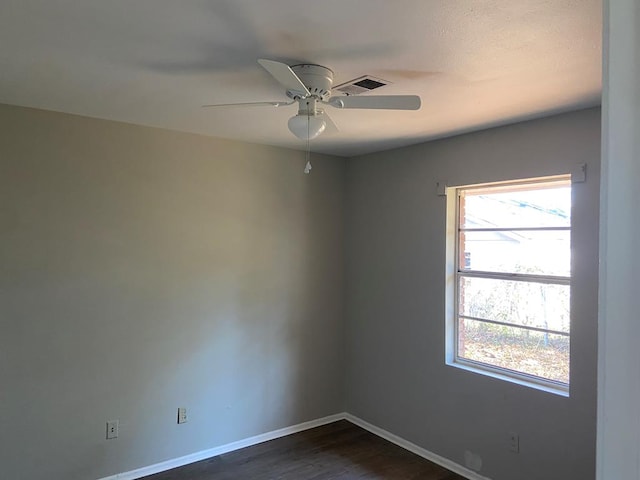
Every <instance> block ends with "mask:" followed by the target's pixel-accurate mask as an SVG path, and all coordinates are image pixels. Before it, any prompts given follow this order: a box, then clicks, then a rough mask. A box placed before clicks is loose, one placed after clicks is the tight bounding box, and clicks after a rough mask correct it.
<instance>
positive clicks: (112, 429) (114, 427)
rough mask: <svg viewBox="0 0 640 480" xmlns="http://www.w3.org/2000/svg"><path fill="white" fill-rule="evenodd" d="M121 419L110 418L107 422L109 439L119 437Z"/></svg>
mask: <svg viewBox="0 0 640 480" xmlns="http://www.w3.org/2000/svg"><path fill="white" fill-rule="evenodd" d="M118 427H119V420H110V421H108V422H107V440H111V439H112V438H118Z"/></svg>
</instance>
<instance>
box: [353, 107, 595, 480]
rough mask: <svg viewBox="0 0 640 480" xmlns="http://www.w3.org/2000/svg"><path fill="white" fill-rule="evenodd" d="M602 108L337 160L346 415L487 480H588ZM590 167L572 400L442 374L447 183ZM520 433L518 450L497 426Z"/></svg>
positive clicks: (575, 302)
mask: <svg viewBox="0 0 640 480" xmlns="http://www.w3.org/2000/svg"><path fill="white" fill-rule="evenodd" d="M599 159H600V110H599V109H591V110H584V111H579V112H574V113H570V114H565V115H560V116H556V117H550V118H546V119H542V120H536V121H531V122H526V123H521V124H516V125H511V126H507V127H502V128H496V129H492V130H487V131H483V132H479V133H473V134H469V135H464V136H460V137H454V138H450V139H445V140H440V141H436V142H430V143H427V144H422V145H418V146H413V147H409V148H404V149H399V150H393V151H389V152H382V153H379V154H373V155H368V156H364V157H360V158H356V159H352V160H350V161H349V163H348V164H347V206H346V218H347V232H346V238H347V242H346V245H347V246H346V251H345V258H346V287H347V288H346V299H347V308H346V312H347V313H346V318H347V326H346V329H347V330H346V331H347V343H346V352H347V354H346V355H347V357H346V365H347V366H348V371H347V377H346V386H347V411H349V412H350V413H353V414H355V415H357V416H359V417H361V418H363V419H364V420H367V421H369V422H371V423H373V424H375V425H377V426H379V427H382V428H384V429H387V430H389V431H391V432H392V433H395V434H396V435H399V436H401V437H404V438H406V439H407V440H410V441H412V442H414V443H416V444H418V445H419V446H422V447H424V448H426V449H428V450H431V451H433V452H435V453H438V454H440V455H442V456H444V457H447V458H450V459H452V460H454V461H456V462H457V463H460V464H463V465H464V451H465V450H470V451H472V452H474V453H477V454H480V455H481V457H482V459H483V462H484V465H483V468H482V470H481V473H482V474H483V475H486V476H488V477H491V478H493V479H495V480H514V479H518V480H529V479H530V480H534V479H535V480H538V479H540V478H541V476H544V478H548V479H563V480H564V479H581V480H584V479H589V478H594V475H595V425H596V419H595V416H596V334H597V313H596V311H597V278H598V261H597V258H598V195H599V193H598V192H599ZM583 162H586V163H587V165H588V172H587V182H586V183H579V184H575V185H574V189H573V191H574V197H573V200H574V211H573V235H572V238H573V245H572V254H573V255H572V262H573V263H572V268H573V271H572V273H573V288H572V314H573V315H572V344H571V347H572V351H571V396H570V398H565V397H561V396H558V395H553V394H550V393H546V392H542V391H539V390H534V389H531V388H527V387H523V386H519V385H516V384H513V383H507V382H504V381H500V380H496V379H492V378H489V377H486V376H482V375H478V374H474V373H471V372H467V371H463V370H460V369H457V368H454V367H451V366H445V363H444V358H445V353H444V337H445V332H444V286H445V284H444V279H445V198H444V197H439V196H437V195H436V188H435V183H436V181H444V182H447V183H448V184H449V185H460V184H473V183H480V182H488V181H498V180H508V179H516V178H527V177H536V176H543V175H552V174H560V173H567V172H569V171H570V170H571V169H572V167H574V166H575V165H577V164H580V163H583ZM509 431H515V432H518V433H519V434H520V448H521V453H520V454H513V453H510V452H509V451H508V446H507V432H509Z"/></svg>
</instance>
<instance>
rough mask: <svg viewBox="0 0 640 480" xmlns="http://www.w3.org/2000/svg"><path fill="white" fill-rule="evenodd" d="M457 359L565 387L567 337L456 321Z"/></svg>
mask: <svg viewBox="0 0 640 480" xmlns="http://www.w3.org/2000/svg"><path fill="white" fill-rule="evenodd" d="M458 357H460V358H466V359H468V360H475V361H476V362H482V363H486V364H489V365H494V366H496V367H501V368H507V369H509V370H515V371H516V372H522V373H528V374H529V375H535V376H537V377H541V378H546V379H549V380H556V381H559V382H563V383H567V384H568V383H569V337H564V336H561V335H552V334H545V333H540V332H532V331H528V330H523V329H521V328H517V327H505V326H502V325H492V324H489V323H484V322H478V321H474V320H469V319H462V318H461V319H460V320H459V327H458Z"/></svg>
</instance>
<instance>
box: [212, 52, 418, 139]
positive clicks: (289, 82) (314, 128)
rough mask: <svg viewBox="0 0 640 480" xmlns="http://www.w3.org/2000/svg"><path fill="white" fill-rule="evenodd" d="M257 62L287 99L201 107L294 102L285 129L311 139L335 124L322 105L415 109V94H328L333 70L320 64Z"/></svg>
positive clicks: (257, 105)
mask: <svg viewBox="0 0 640 480" xmlns="http://www.w3.org/2000/svg"><path fill="white" fill-rule="evenodd" d="M258 63H259V64H260V65H261V66H262V67H263V68H264V69H265V70H267V72H269V73H270V74H271V75H272V76H273V77H274V78H275V79H276V80H277V81H278V82H279V83H280V84H281V85H282V86H284V87H285V89H286V94H287V97H289V98H290V99H291V101H288V102H287V101H284V102H250V103H226V104H216V105H203V107H284V106H289V105H293V104H295V103H297V104H298V113H297V115H294V116H293V117H291V118H290V119H289V130H291V133H293V134H294V135H295V136H296V137H298V138H300V139H302V140H307V141H308V140H311V139H313V138H315V137H317V136H318V135H320V134H321V133H322V132H324V131H325V130H327V129H328V130H333V131H337V130H338V128H337V127H336V125H335V124H334V123H333V121H332V120H331V118H330V117H329V116H328V115H327V113H326V112H325V111H324V109H323V108H322V106H323V105H329V106H331V107H334V108H361V109H383V110H418V109H419V108H420V105H421V102H420V97H419V96H417V95H366V96H335V97H332V92H331V87H332V85H333V71H332V70H331V69H329V68H327V67H323V66H322V65H314V64H298V65H292V66H289V65H287V64H285V63H282V62H276V61H274V60H266V59H259V60H258Z"/></svg>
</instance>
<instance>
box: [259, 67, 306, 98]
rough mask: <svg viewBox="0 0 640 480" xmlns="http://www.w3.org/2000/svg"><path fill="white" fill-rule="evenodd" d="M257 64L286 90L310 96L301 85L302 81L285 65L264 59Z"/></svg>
mask: <svg viewBox="0 0 640 480" xmlns="http://www.w3.org/2000/svg"><path fill="white" fill-rule="evenodd" d="M258 63H259V64H260V65H261V66H262V68H264V69H265V70H266V71H267V72H269V73H270V74H271V75H272V76H273V78H275V79H276V80H277V81H278V82H280V83H281V84H282V85H283V86H284V87H285V88H286V89H287V90H293V91H294V92H300V93H301V94H302V95H304V96H307V95H311V93H310V92H309V90H308V89H307V87H305V86H304V83H302V80H300V78H298V76H297V75H296V74H295V73H294V71H293V70H291V68H290V67H289V65H287V64H286V63H282V62H276V61H274V60H265V59H264V58H261V59H259V60H258Z"/></svg>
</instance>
